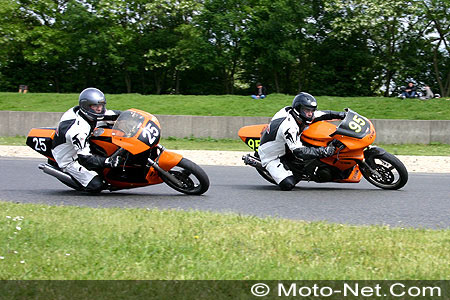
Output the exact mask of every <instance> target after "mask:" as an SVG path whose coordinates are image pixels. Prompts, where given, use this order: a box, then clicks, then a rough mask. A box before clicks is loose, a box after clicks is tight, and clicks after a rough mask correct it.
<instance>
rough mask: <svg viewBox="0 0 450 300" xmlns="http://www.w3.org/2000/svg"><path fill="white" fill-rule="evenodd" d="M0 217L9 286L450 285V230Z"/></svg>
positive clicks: (171, 218)
mask: <svg viewBox="0 0 450 300" xmlns="http://www.w3.org/2000/svg"><path fill="white" fill-rule="evenodd" d="M199 201H203V200H202V199H200V198H199ZM0 210H1V211H2V215H0V229H1V230H0V240H2V241H3V242H2V243H1V244H0V279H2V280H4V279H14V280H16V279H40V280H41V279H65V280H67V279H89V280H98V279H108V280H109V279H127V280H142V279H167V280H175V279H176V280H187V279H189V280H190V279H192V280H198V279H207V280H211V279H227V280H231V279H237V280H244V279H250V280H257V279H258V280H261V279H264V280H276V279H280V280H283V279H284V280H288V279H292V280H294V279H295V280H299V279H302V280H308V279H314V280H319V279H330V280H331V279H332V280H338V279H343V280H350V279H379V280H384V279H395V280H407V279H430V280H431V279H440V280H443V279H447V280H448V279H450V275H449V273H448V261H450V254H449V252H448V251H447V249H449V247H450V240H449V239H448V230H425V229H412V228H390V227H386V226H349V225H339V224H328V223H324V222H312V223H307V222H299V221H292V220H283V219H276V218H257V217H251V216H242V215H237V214H217V213H210V212H200V211H189V212H186V211H177V210H163V211H161V210H157V209H147V210H145V209H119V208H108V209H93V208H82V207H65V206H55V207H49V206H44V205H32V204H13V203H8V202H0Z"/></svg>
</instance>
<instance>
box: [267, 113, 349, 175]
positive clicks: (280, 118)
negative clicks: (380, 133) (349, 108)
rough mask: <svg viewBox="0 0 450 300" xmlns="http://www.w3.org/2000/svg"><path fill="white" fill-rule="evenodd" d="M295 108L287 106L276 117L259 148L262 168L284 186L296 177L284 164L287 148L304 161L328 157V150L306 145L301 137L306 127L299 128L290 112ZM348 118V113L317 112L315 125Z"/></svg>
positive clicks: (314, 120) (268, 127)
mask: <svg viewBox="0 0 450 300" xmlns="http://www.w3.org/2000/svg"><path fill="white" fill-rule="evenodd" d="M291 109H292V107H290V106H287V107H284V108H282V109H280V110H279V111H278V112H277V113H276V114H275V115H274V116H273V118H272V120H271V121H270V123H269V126H267V128H266V130H265V131H264V132H263V134H262V136H261V143H260V145H259V148H258V153H259V157H260V159H261V163H262V166H263V167H265V168H266V169H267V171H268V172H269V173H270V175H271V176H272V178H273V179H274V180H275V182H276V183H277V184H280V182H281V181H283V180H284V179H285V178H287V177H289V176H293V174H292V171H291V170H289V169H288V168H286V167H285V166H284V165H283V163H282V162H281V161H280V158H281V157H283V156H284V155H286V148H288V149H289V150H290V151H292V153H293V154H294V155H295V156H296V157H298V158H302V159H314V158H320V157H324V151H323V150H324V148H322V147H320V148H315V147H307V146H304V145H303V143H302V142H301V140H300V136H301V134H302V132H303V130H304V129H306V126H302V125H300V126H299V124H298V123H297V122H296V121H295V119H294V117H293V116H292V115H291V113H290V111H291ZM344 116H345V113H344V112H336V111H331V110H324V111H320V110H318V111H315V112H314V119H313V122H317V121H323V120H333V119H343V118H344ZM300 127H302V128H300ZM286 146H287V147H286Z"/></svg>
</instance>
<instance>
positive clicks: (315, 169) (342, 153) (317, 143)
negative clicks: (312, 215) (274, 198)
mask: <svg viewBox="0 0 450 300" xmlns="http://www.w3.org/2000/svg"><path fill="white" fill-rule="evenodd" d="M346 110H347V115H346V117H345V119H343V120H342V121H341V122H340V124H338V126H336V125H334V124H333V123H331V122H329V121H319V122H315V123H312V124H311V125H310V126H309V127H307V128H306V129H305V130H304V131H303V133H302V135H301V141H302V143H303V144H304V145H305V146H310V147H325V146H327V145H328V143H329V142H331V141H332V140H333V139H336V140H339V141H340V142H341V143H342V145H341V146H340V147H339V148H338V149H337V151H336V153H335V154H334V155H333V156H331V157H327V158H321V159H312V160H299V159H297V158H295V157H294V155H293V154H292V153H290V152H288V153H287V154H286V156H285V157H284V158H283V159H284V161H283V163H285V164H287V166H288V167H289V169H290V170H291V171H292V172H293V174H294V176H295V178H296V179H297V180H298V181H300V180H307V181H314V182H344V183H345V182H347V183H357V182H360V181H361V178H362V177H364V178H365V179H366V180H367V181H369V182H370V183H371V184H373V185H375V186H377V187H379V188H382V189H388V190H396V189H400V188H402V187H403V186H404V185H405V184H406V182H407V181H408V171H407V170H406V167H405V166H404V165H403V163H402V162H401V161H400V160H399V159H398V158H397V157H395V156H394V155H392V154H390V153H388V152H387V151H386V150H384V149H382V148H379V147H374V146H370V145H371V144H372V143H373V142H374V141H375V137H376V133H375V128H374V126H373V124H372V122H370V121H369V120H368V119H367V118H365V117H363V116H361V115H359V114H358V113H356V112H354V111H352V110H350V109H346ZM266 128H267V124H260V125H251V126H245V127H242V128H241V129H240V130H239V132H238V135H239V137H240V138H241V139H242V141H244V143H246V144H247V145H248V146H249V147H250V148H251V149H252V150H254V151H255V152H254V155H251V154H247V155H245V156H243V157H242V159H243V160H244V163H245V164H246V165H249V166H252V167H254V168H256V170H257V171H258V173H259V174H260V175H261V176H262V177H263V178H264V179H266V180H267V181H269V182H271V183H274V184H275V181H274V180H273V178H272V177H271V176H270V174H269V172H268V171H267V170H266V169H265V168H264V167H263V166H262V165H261V161H260V159H259V155H258V146H259V143H260V138H261V134H262V132H263V131H264V130H265V129H266Z"/></svg>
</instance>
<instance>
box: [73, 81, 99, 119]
mask: <svg viewBox="0 0 450 300" xmlns="http://www.w3.org/2000/svg"><path fill="white" fill-rule="evenodd" d="M78 103H79V105H80V110H81V112H83V114H84V115H85V116H86V117H87V118H89V119H90V120H92V121H94V120H101V119H103V117H104V116H105V112H106V99H105V95H104V94H103V93H102V91H100V90H99V89H96V88H87V89H84V90H83V91H82V92H81V93H80V96H79V97H78ZM91 105H102V110H101V112H97V111H95V110H93V109H92V108H91Z"/></svg>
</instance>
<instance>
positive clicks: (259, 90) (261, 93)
mask: <svg viewBox="0 0 450 300" xmlns="http://www.w3.org/2000/svg"><path fill="white" fill-rule="evenodd" d="M252 98H253V99H264V98H266V88H265V87H264V86H263V85H262V84H261V83H259V82H258V83H257V84H256V90H255V94H254V95H252Z"/></svg>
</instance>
